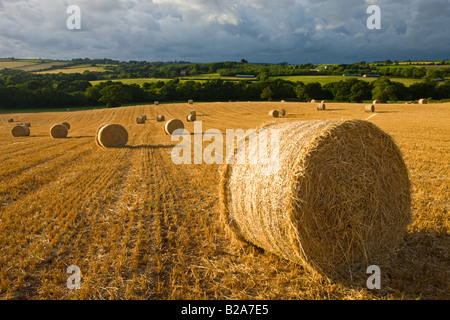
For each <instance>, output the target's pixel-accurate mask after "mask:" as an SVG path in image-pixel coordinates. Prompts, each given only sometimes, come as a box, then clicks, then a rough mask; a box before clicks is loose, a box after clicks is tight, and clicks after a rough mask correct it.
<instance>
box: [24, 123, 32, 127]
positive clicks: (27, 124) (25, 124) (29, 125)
mask: <svg viewBox="0 0 450 320" xmlns="http://www.w3.org/2000/svg"><path fill="white" fill-rule="evenodd" d="M23 125H24V126H27V127H28V128H29V127H31V123H29V122H25V123H24V124H23Z"/></svg>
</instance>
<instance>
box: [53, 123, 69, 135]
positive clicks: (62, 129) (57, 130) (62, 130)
mask: <svg viewBox="0 0 450 320" xmlns="http://www.w3.org/2000/svg"><path fill="white" fill-rule="evenodd" d="M68 134H69V130H68V129H67V127H66V126H65V125H63V124H61V123H58V124H55V125H54V126H53V127H51V129H50V136H51V137H52V138H55V139H64V138H67V135H68Z"/></svg>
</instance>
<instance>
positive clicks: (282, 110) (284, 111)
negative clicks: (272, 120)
mask: <svg viewBox="0 0 450 320" xmlns="http://www.w3.org/2000/svg"><path fill="white" fill-rule="evenodd" d="M280 111H281V116H282V117H284V116H285V115H286V110H284V109H281V110H280Z"/></svg>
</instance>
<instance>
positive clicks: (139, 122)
mask: <svg viewBox="0 0 450 320" xmlns="http://www.w3.org/2000/svg"><path fill="white" fill-rule="evenodd" d="M136 123H137V124H144V123H145V119H144V118H143V117H142V116H138V117H137V118H136Z"/></svg>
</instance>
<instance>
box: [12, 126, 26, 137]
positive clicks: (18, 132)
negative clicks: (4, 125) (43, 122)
mask: <svg viewBox="0 0 450 320" xmlns="http://www.w3.org/2000/svg"><path fill="white" fill-rule="evenodd" d="M11 134H12V135H13V137H28V136H29V135H30V128H28V127H27V126H23V125H20V126H14V127H13V128H12V129H11Z"/></svg>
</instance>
